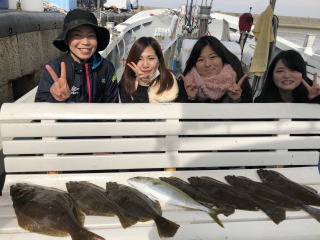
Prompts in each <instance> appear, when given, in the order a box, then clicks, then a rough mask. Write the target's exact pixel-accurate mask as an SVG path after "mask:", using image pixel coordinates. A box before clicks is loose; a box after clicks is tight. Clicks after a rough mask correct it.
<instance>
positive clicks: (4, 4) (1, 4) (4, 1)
mask: <svg viewBox="0 0 320 240" xmlns="http://www.w3.org/2000/svg"><path fill="white" fill-rule="evenodd" d="M8 7H9V4H8V0H0V8H1V9H8Z"/></svg>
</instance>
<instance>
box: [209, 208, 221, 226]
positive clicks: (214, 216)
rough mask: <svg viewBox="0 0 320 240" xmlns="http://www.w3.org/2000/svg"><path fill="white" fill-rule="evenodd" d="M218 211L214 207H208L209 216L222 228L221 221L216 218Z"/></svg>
mask: <svg viewBox="0 0 320 240" xmlns="http://www.w3.org/2000/svg"><path fill="white" fill-rule="evenodd" d="M219 213H220V211H219V210H216V209H210V211H209V212H208V214H209V216H210V217H211V218H212V219H213V220H214V221H215V222H216V223H217V224H219V225H220V226H221V227H223V228H224V226H223V223H222V222H221V220H220V219H219V218H218V214H219Z"/></svg>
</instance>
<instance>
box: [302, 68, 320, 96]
mask: <svg viewBox="0 0 320 240" xmlns="http://www.w3.org/2000/svg"><path fill="white" fill-rule="evenodd" d="M317 78H318V74H317V73H314V74H313V81H312V85H311V86H310V85H309V84H308V83H307V82H306V80H304V79H302V83H303V85H304V86H305V87H306V89H307V91H308V98H309V100H312V99H314V98H316V97H318V96H319V95H320V85H319V84H318V83H317Z"/></svg>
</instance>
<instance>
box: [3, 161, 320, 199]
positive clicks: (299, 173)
mask: <svg viewBox="0 0 320 240" xmlns="http://www.w3.org/2000/svg"><path fill="white" fill-rule="evenodd" d="M272 170H275V171H278V172H280V173H282V174H284V175H285V176H286V177H288V178H289V179H291V180H292V181H295V182H298V183H301V184H307V185H320V174H319V170H318V167H290V168H272ZM229 174H232V175H239V176H245V177H248V178H251V179H253V180H256V181H260V179H259V177H258V175H257V170H256V169H239V168H234V169H228V170H221V169H216V170H201V171H199V170H191V171H145V172H134V171H130V172H109V173H73V174H8V175H7V176H6V182H5V185H4V188H3V192H2V194H3V196H7V195H9V192H10V186H11V185H12V184H15V183H18V182H26V183H32V184H41V185H43V186H49V187H50V186H51V187H56V188H60V189H63V190H65V189H66V187H65V182H67V181H90V182H91V181H92V182H93V183H95V184H97V185H99V186H101V187H104V188H105V183H106V182H107V181H115V182H118V183H122V184H127V179H129V178H131V177H136V176H148V177H160V176H161V177H169V176H176V177H179V178H181V179H184V180H186V179H187V178H188V177H190V176H210V177H213V178H216V179H217V180H219V181H223V182H225V180H224V177H225V176H226V175H229ZM39 179H41V183H40V182H39Z"/></svg>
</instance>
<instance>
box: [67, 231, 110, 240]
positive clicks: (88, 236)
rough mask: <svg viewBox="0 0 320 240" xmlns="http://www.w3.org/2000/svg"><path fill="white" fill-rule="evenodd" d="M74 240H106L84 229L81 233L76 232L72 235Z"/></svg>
mask: <svg viewBox="0 0 320 240" xmlns="http://www.w3.org/2000/svg"><path fill="white" fill-rule="evenodd" d="M70 235H71V238H72V240H79V239H81V240H105V238H103V237H101V236H99V235H97V234H95V233H93V232H90V231H88V230H87V229H85V228H82V229H81V230H80V231H76V232H75V233H74V234H70Z"/></svg>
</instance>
